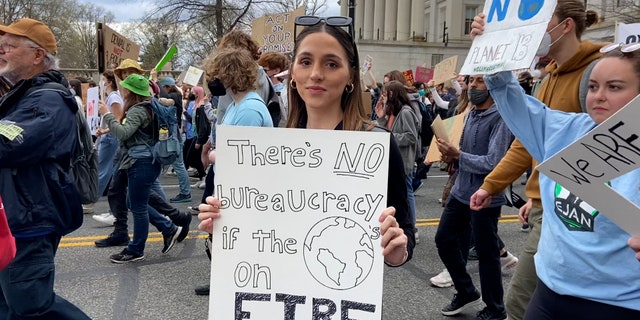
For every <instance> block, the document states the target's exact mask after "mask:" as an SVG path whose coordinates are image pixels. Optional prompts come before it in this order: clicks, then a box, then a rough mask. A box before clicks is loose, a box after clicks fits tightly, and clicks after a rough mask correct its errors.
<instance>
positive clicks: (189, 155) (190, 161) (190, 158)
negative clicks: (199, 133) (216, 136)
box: [183, 138, 207, 179]
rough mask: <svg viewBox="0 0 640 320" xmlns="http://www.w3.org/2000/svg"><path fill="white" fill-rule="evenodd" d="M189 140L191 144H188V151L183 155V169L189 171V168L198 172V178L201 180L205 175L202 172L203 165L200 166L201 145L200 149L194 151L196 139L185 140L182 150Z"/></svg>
mask: <svg viewBox="0 0 640 320" xmlns="http://www.w3.org/2000/svg"><path fill="white" fill-rule="evenodd" d="M189 140H191V143H189V147H188V150H187V152H186V153H183V155H186V156H185V158H184V167H185V168H186V169H189V167H193V168H195V169H196V170H198V178H200V179H202V178H204V176H205V175H206V174H207V173H206V172H205V171H204V165H203V164H202V158H201V155H202V145H201V146H200V149H196V139H195V138H194V139H187V140H186V141H185V144H184V148H187V143H188V141H189ZM183 150H184V149H183Z"/></svg>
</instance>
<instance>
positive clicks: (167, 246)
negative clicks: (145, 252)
mask: <svg viewBox="0 0 640 320" xmlns="http://www.w3.org/2000/svg"><path fill="white" fill-rule="evenodd" d="M181 231H182V227H176V226H173V230H171V232H170V233H169V234H168V235H166V236H165V235H162V238H163V239H164V247H163V248H162V253H167V252H169V250H171V248H173V245H174V244H176V241H177V240H178V236H179V235H180V232H181Z"/></svg>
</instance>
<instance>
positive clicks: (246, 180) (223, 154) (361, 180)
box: [209, 125, 390, 320]
mask: <svg viewBox="0 0 640 320" xmlns="http://www.w3.org/2000/svg"><path fill="white" fill-rule="evenodd" d="M217 130H218V131H217V137H218V138H217V139H218V140H217V141H218V143H217V149H216V168H217V170H216V186H215V195H216V196H217V197H219V198H220V200H221V202H222V204H221V217H220V218H218V219H216V221H215V222H214V231H213V242H212V246H213V249H212V254H213V256H212V259H211V260H212V264H211V296H210V300H209V319H263V320H267V319H268V320H273V319H329V318H331V319H333V318H341V315H342V319H345V318H344V316H345V315H347V316H348V318H349V319H381V315H382V310H381V309H382V279H383V266H384V263H383V257H382V248H381V246H380V238H381V236H380V223H379V222H378V216H379V215H380V213H381V211H382V210H383V209H384V208H385V207H386V203H387V196H386V193H387V175H388V161H389V157H388V152H389V139H390V137H389V133H387V132H353V131H334V130H310V129H279V128H278V129H275V128H256V127H236V126H224V125H222V126H218V129H217Z"/></svg>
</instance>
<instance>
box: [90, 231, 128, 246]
mask: <svg viewBox="0 0 640 320" xmlns="http://www.w3.org/2000/svg"><path fill="white" fill-rule="evenodd" d="M94 243H95V245H96V247H99V248H104V247H117V246H126V245H128V244H129V235H128V234H126V233H117V234H116V233H115V232H112V233H111V234H110V235H109V236H108V237H106V238H104V239H101V240H96V242H94Z"/></svg>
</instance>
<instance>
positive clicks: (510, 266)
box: [500, 251, 518, 274]
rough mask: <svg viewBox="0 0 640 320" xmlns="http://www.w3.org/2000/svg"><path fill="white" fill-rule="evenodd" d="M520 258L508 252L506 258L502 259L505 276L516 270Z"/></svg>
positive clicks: (501, 264) (501, 263)
mask: <svg viewBox="0 0 640 320" xmlns="http://www.w3.org/2000/svg"><path fill="white" fill-rule="evenodd" d="M517 265H518V258H517V257H516V256H514V255H512V254H511V252H509V251H507V256H506V257H504V258H503V257H500V266H501V267H502V268H501V270H502V273H503V274H509V273H511V272H512V271H514V270H515V269H516V266H517Z"/></svg>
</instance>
